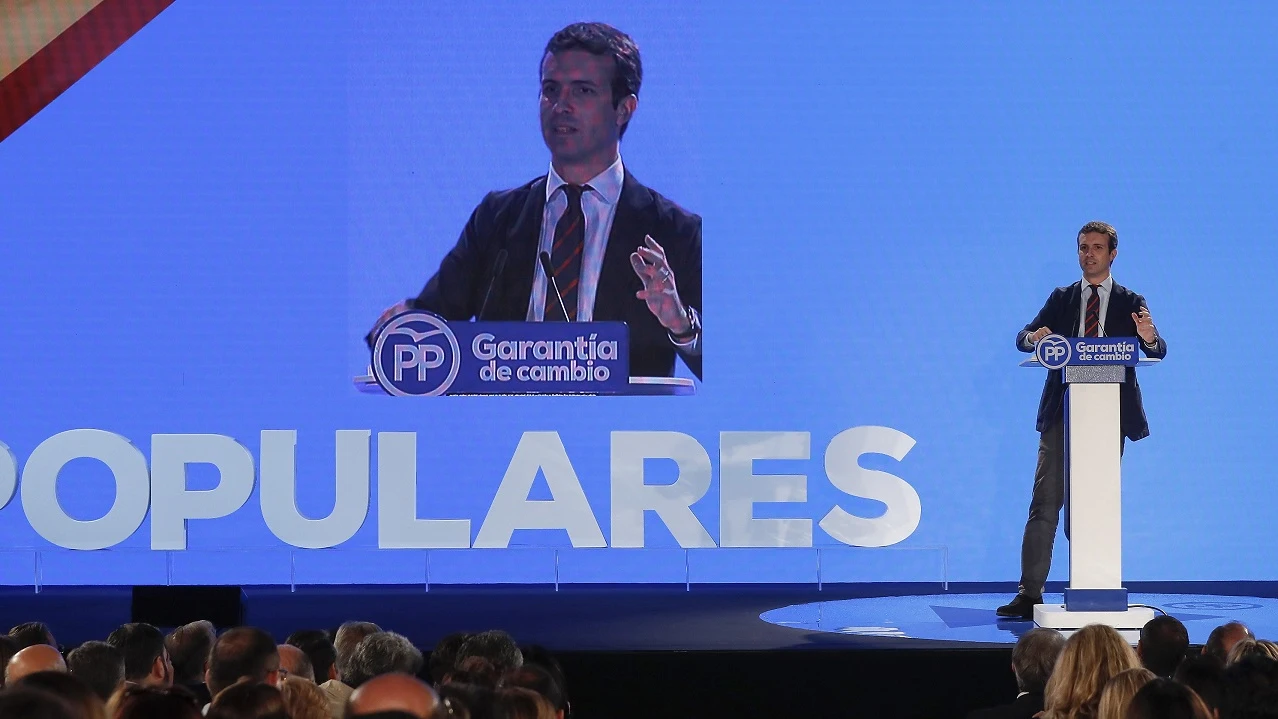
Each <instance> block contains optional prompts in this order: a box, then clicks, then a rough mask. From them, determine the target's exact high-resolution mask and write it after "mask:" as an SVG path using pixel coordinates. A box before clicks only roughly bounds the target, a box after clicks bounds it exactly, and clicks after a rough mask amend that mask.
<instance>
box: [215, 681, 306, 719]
mask: <svg viewBox="0 0 1278 719" xmlns="http://www.w3.org/2000/svg"><path fill="white" fill-rule="evenodd" d="M208 717H209V719H249V718H250V717H252V719H288V709H287V708H286V707H285V706H284V695H283V694H281V693H280V690H279V689H276V688H275V687H273V686H271V685H270V684H263V683H261V682H249V681H244V682H237V683H236V684H233V685H232V686H229V687H227V688H226V689H225V690H224V691H222V692H221V693H219V694H218V695H217V696H216V697H215V698H214V699H213V703H212V704H210V705H209V713H208Z"/></svg>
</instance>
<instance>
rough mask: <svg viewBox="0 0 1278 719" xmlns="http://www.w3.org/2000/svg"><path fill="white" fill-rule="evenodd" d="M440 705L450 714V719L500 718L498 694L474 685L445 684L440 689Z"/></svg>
mask: <svg viewBox="0 0 1278 719" xmlns="http://www.w3.org/2000/svg"><path fill="white" fill-rule="evenodd" d="M439 703H440V704H442V705H443V706H444V707H445V708H446V710H447V711H449V712H451V714H449V719H452V718H453V717H460V719H472V718H473V719H488V718H489V717H494V716H500V714H499V713H498V708H497V692H495V691H493V690H492V689H489V688H488V687H479V686H475V685H474V684H461V683H458V684H452V683H449V684H445V685H443V686H442V687H440V688H439Z"/></svg>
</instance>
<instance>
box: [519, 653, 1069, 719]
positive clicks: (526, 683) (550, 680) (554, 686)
mask: <svg viewBox="0 0 1278 719" xmlns="http://www.w3.org/2000/svg"><path fill="white" fill-rule="evenodd" d="M1053 633H1054V634H1057V633H1056V632H1053ZM1057 636H1060V635H1059V634H1057ZM1061 643H1062V644H1064V640H1063V639H1062V640H1061ZM1044 679H1046V677H1044ZM502 685H503V686H506V687H519V688H522V689H528V690H530V691H534V692H536V693H537V694H539V695H540V696H541V697H542V698H543V699H545V700H546V701H547V702H548V703H549V704H550V708H551V709H553V710H554V715H555V716H556V717H558V719H563V716H564V714H565V713H567V710H568V698H567V696H565V694H564V690H563V685H562V683H561V681H560V680H558V679H556V678H555V677H554V676H553V675H552V674H551V672H550V671H549V670H547V669H546V668H545V667H543V666H541V665H539V664H533V663H531V662H525V663H524V665H523V666H522V667H520V668H518V669H516V670H515V671H513V672H511V673H510V674H508V675H507V676H506V679H505V681H504V682H502ZM1039 691H1042V689H1041V688H1040V689H1039Z"/></svg>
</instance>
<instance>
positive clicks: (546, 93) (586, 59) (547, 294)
mask: <svg viewBox="0 0 1278 719" xmlns="http://www.w3.org/2000/svg"><path fill="white" fill-rule="evenodd" d="M540 75H541V93H540V94H541V99H540V109H541V113H540V114H541V133H542V138H543V139H544V140H545V143H546V147H547V148H549V150H550V171H549V172H548V173H546V174H545V175H542V176H540V177H537V178H535V179H533V180H532V181H530V182H528V183H525V184H524V185H522V186H520V187H517V188H515V189H512V190H503V191H499V192H491V193H489V194H488V195H487V196H486V197H485V198H484V199H483V201H482V202H480V204H479V206H478V207H476V208H475V211H474V212H473V213H472V214H471V217H470V221H469V222H467V223H466V226H465V227H464V228H463V229H462V233H461V237H460V239H458V241H457V244H456V246H454V247H453V249H452V250H451V251H450V252H449V253H448V254H447V256H445V257H444V259H443V261H442V262H441V263H440V266H439V269H438V270H437V271H436V272H435V274H434V276H433V277H431V278H430V280H429V281H427V283H426V286H425V288H424V289H422V291H421V293H420V294H418V295H417V297H415V298H411V299H408V300H405V301H403V302H400V303H398V304H396V305H395V306H393V307H391V308H390V309H388V310H386V312H384V313H383V314H382V317H381V318H379V320H378V323H377V326H380V325H381V323H383V322H385V321H386V320H387V319H388V318H389V317H391V316H392V315H394V314H396V313H398V312H400V311H403V310H406V309H410V308H411V309H422V310H429V311H431V312H434V313H436V314H439V315H441V316H443V317H444V318H445V319H448V320H459V321H460V320H469V319H471V318H475V319H480V320H516V321H518V320H524V321H528V322H541V321H563V320H565V319H566V320H568V321H592V320H593V321H622V322H625V323H626V324H627V325H628V326H629V330H630V374H631V375H632V376H671V375H673V374H674V364H675V356H676V355H678V356H681V357H682V358H683V359H684V362H685V363H686V364H687V365H688V368H689V369H691V370H692V372H693V373H694V374H696V376H697V377H698V378H699V377H701V349H702V336H701V334H702V333H701V218H700V217H699V216H697V215H694V214H692V213H690V212H688V211H686V210H684V209H683V208H681V207H680V206H678V205H677V204H675V203H674V202H671V201H670V200H668V199H666V198H665V197H663V196H661V195H660V194H658V193H656V192H655V191H653V190H651V189H649V188H648V187H645V186H644V185H643V184H641V183H640V182H639V181H638V180H637V179H635V177H634V175H632V174H631V173H630V170H629V169H628V168H627V167H625V166H624V165H623V164H622V161H621V154H620V143H621V138H622V136H623V135H624V134H625V132H626V128H627V127H628V126H629V124H630V120H631V119H632V118H633V117H634V114H635V110H636V109H637V107H638V104H639V86H640V84H641V82H642V80H643V66H642V64H641V63H640V59H639V48H638V47H637V46H636V45H635V43H634V41H633V40H631V39H630V37H629V36H628V35H626V34H625V33H623V32H621V31H619V30H617V29H616V28H614V27H611V26H609V25H605V24H603V23H576V24H573V25H569V26H568V27H565V28H564V29H562V30H560V31H559V32H557V33H555V35H554V36H553V37H552V38H551V39H550V42H549V43H547V44H546V49H545V52H544V53H543V54H542V59H541V73H540ZM542 253H545V254H546V255H547V256H548V259H549V260H550V262H549V264H550V268H551V270H552V272H553V276H554V280H555V282H553V283H552V282H550V281H548V279H547V273H546V271H545V270H544V269H543V263H542V262H541V261H540V260H539V256H540V255H541V254H542ZM556 286H557V287H558V290H559V291H558V293H556V292H555V289H554V288H555V287H556ZM560 297H562V300H563V303H562V305H561V304H560Z"/></svg>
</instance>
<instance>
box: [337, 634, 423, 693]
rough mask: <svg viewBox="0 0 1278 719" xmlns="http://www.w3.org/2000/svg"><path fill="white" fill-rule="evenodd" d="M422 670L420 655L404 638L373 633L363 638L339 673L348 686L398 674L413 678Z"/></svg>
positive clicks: (398, 635)
mask: <svg viewBox="0 0 1278 719" xmlns="http://www.w3.org/2000/svg"><path fill="white" fill-rule="evenodd" d="M421 668H422V653H421V652H420V651H418V649H417V647H415V646H413V643H412V642H410V641H408V637H405V636H404V635H402V634H396V633H395V632H377V633H375V634H370V635H368V636H367V637H364V640H363V641H362V642H360V643H359V646H357V647H355V653H354V655H353V656H352V657H351V658H350V661H349V662H348V663H347V671H344V672H342V681H343V682H345V683H346V684H347V685H349V686H351V687H358V686H360V685H361V684H363V683H364V682H366V681H368V680H369V679H372V678H373V677H375V676H378V675H381V674H390V673H392V672H399V673H401V674H408V675H415V674H417V672H418V670H420V669H421Z"/></svg>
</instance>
